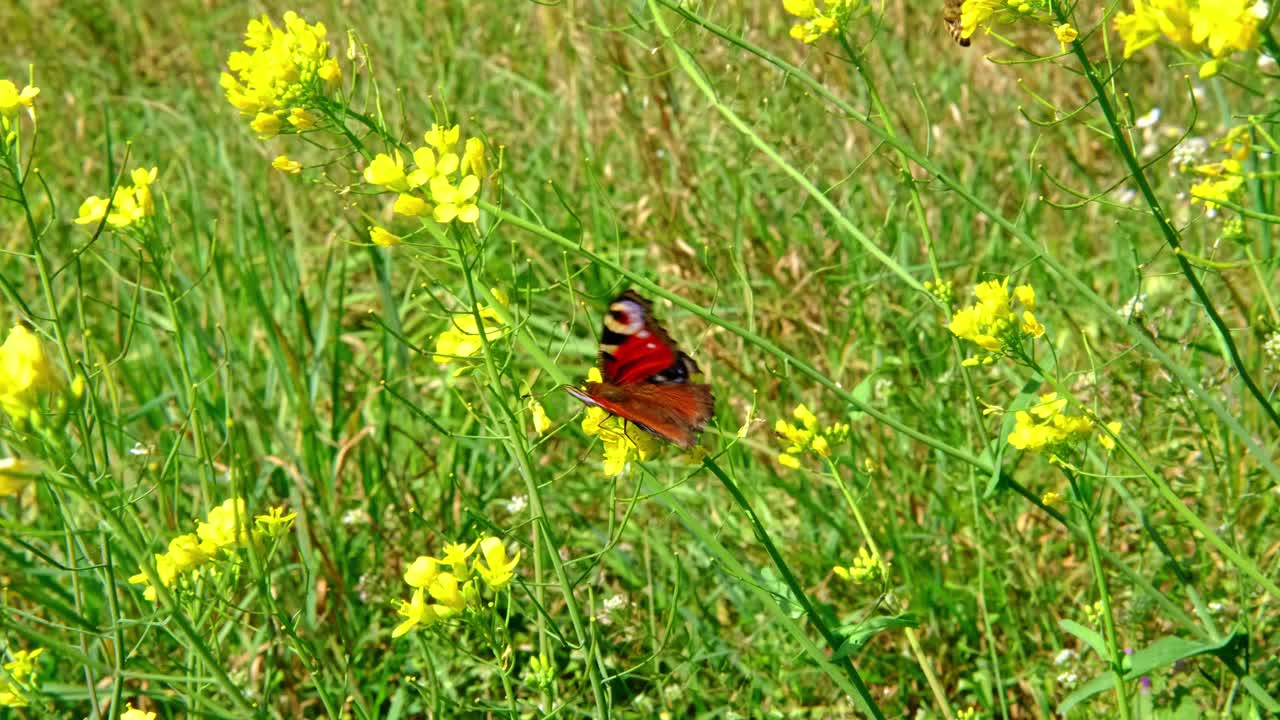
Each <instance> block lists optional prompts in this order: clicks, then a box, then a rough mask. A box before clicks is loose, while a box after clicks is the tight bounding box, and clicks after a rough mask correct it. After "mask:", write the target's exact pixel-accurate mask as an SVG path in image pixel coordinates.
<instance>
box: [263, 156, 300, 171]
mask: <svg viewBox="0 0 1280 720" xmlns="http://www.w3.org/2000/svg"><path fill="white" fill-rule="evenodd" d="M271 167H273V168H275V169H277V170H279V171H280V172H282V173H288V174H290V175H297V174H298V173H300V172H302V163H300V162H298V161H296V160H290V159H289V156H288V155H277V156H276V159H275V160H272V161H271Z"/></svg>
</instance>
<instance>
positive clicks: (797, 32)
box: [782, 0, 861, 43]
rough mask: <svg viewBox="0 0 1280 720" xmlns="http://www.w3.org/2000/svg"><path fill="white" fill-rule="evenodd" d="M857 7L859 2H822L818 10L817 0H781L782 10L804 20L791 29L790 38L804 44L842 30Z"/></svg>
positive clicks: (846, 0)
mask: <svg viewBox="0 0 1280 720" xmlns="http://www.w3.org/2000/svg"><path fill="white" fill-rule="evenodd" d="M859 5H861V0H824V2H823V3H822V7H821V8H819V7H818V3H817V0H782V8H783V9H784V10H786V11H787V12H788V13H790V14H792V15H794V16H796V17H798V18H800V19H801V20H804V22H802V23H798V24H796V25H794V26H793V27H792V28H791V37H793V38H795V39H796V40H802V41H804V42H805V43H815V42H817V41H818V39H819V38H821V37H822V36H824V35H829V34H831V33H833V32H836V31H839V30H843V29H844V28H845V26H846V25H848V23H849V18H850V17H851V16H852V15H853V12H854V10H856V9H857V8H858V6H859Z"/></svg>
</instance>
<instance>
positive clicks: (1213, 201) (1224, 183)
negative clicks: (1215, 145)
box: [1191, 158, 1244, 210]
mask: <svg viewBox="0 0 1280 720" xmlns="http://www.w3.org/2000/svg"><path fill="white" fill-rule="evenodd" d="M1195 172H1196V173H1198V174H1200V175H1203V176H1204V179H1203V180H1201V181H1200V182H1198V183H1195V184H1194V185H1192V186H1191V202H1193V203H1194V202H1201V203H1204V207H1205V209H1206V210H1216V209H1218V208H1219V207H1221V206H1222V203H1224V202H1233V201H1235V200H1236V198H1237V196H1238V195H1239V194H1240V192H1241V191H1242V190H1243V189H1244V175H1243V174H1242V172H1243V167H1242V165H1241V164H1240V161H1239V160H1236V159H1234V158H1228V159H1226V160H1223V161H1222V162H1217V163H1210V164H1208V165H1199V166H1197V167H1196V168H1195Z"/></svg>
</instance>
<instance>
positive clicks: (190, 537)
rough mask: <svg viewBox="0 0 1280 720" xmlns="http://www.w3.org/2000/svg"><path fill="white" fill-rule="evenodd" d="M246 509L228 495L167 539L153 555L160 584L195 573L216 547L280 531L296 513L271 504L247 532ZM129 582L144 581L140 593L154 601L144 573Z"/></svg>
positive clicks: (220, 548) (169, 584)
mask: <svg viewBox="0 0 1280 720" xmlns="http://www.w3.org/2000/svg"><path fill="white" fill-rule="evenodd" d="M246 513H247V510H246V508H245V502H244V498H238V497H237V498H230V499H228V500H227V501H225V502H223V503H222V504H221V505H219V506H217V507H215V508H213V509H212V510H210V511H209V514H208V515H207V516H205V519H204V520H202V521H199V522H197V523H196V531H195V532H193V533H187V534H185V535H179V536H178V537H175V538H173V539H172V540H170V541H169V547H168V550H167V551H166V552H163V553H156V555H155V561H156V574H157V575H159V576H160V582H161V584H163V585H164V586H165V587H167V588H172V587H174V586H175V584H176V583H177V581H178V580H179V579H180V578H181V577H182V576H184V575H193V576H198V575H199V573H200V572H201V571H202V570H203V569H204V568H205V566H206V565H207V564H208V563H210V562H211V561H213V560H216V559H217V557H218V553H219V551H224V550H231V549H234V548H236V547H241V546H244V545H246V544H248V542H249V540H250V538H251V537H253V538H257V537H261V536H264V535H265V536H270V537H276V536H279V535H281V534H283V533H284V532H285V531H287V530H288V529H289V527H290V526H291V525H292V524H293V520H294V517H295V516H296V513H288V514H285V512H284V509H283V508H272V509H270V510H269V511H268V513H267V514H265V515H258V516H257V517H256V518H254V521H255V523H256V524H257V526H258V527H257V528H255V529H254V530H253V531H252V532H251V531H250V530H249V527H248V524H247V523H248V519H249V518H248V515H247V514H246ZM129 582H130V583H132V584H134V585H146V586H147V588H146V591H145V592H144V593H143V597H145V598H146V599H147V600H150V601H151V602H155V601H156V590H155V588H154V587H152V585H151V581H150V580H149V579H148V578H147V575H146V573H138V574H137V575H134V576H133V577H130V578H129Z"/></svg>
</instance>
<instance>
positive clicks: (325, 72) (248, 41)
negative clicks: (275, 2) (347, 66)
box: [220, 11, 342, 135]
mask: <svg viewBox="0 0 1280 720" xmlns="http://www.w3.org/2000/svg"><path fill="white" fill-rule="evenodd" d="M325 35H326V30H325V27H324V25H323V24H321V23H315V24H314V25H313V24H309V23H307V21H305V20H303V19H302V18H301V17H300V16H299V15H298V14H297V13H295V12H293V11H289V12H286V13H285V14H284V27H283V28H280V27H277V26H276V24H275V23H274V22H273V21H272V20H271V19H270V18H268V17H267V16H265V15H264V16H262V18H261V19H255V20H250V21H249V26H248V29H247V30H246V32H245V40H244V45H245V48H247V50H248V51H247V52H246V51H245V50H237V51H235V52H233V53H231V54H230V55H229V56H228V57H227V69H228V70H230V72H224V73H222V77H221V80H220V84H221V86H222V89H223V90H224V91H225V92H226V95H227V101H228V102H230V103H231V104H232V105H234V106H235V107H236V109H237V110H239V111H240V114H241V115H243V116H245V117H253V118H254V121H253V124H254V130H257V131H258V132H259V134H262V135H273V134H275V132H278V131H279V130H281V129H283V128H284V127H285V126H284V125H282V124H281V121H280V118H281V115H289V117H290V120H291V125H290V127H292V128H294V129H297V130H305V129H307V128H305V127H302V126H301V125H299V124H298V123H296V122H292V121H293V119H294V118H297V119H298V120H299V121H300V122H301V123H303V124H306V123H307V122H308V121H310V122H311V123H312V124H313V125H314V122H315V118H314V117H313V116H312V117H309V118H308V119H303V117H302V116H301V115H294V113H295V111H303V112H305V111H306V110H307V108H308V107H315V106H316V105H317V103H318V100H319V98H321V97H323V96H324V95H325V94H326V93H327V92H328V91H329V90H330V89H331V88H332V86H333V85H334V84H336V83H337V82H338V81H339V80H340V79H341V78H342V69H341V68H340V67H339V65H338V63H337V61H336V60H334V59H333V58H331V57H329V43H328V41H327V40H326V39H325ZM276 113H280V115H277V114H276ZM268 117H270V118H274V121H272V120H267V119H266V118H268ZM266 131H270V132H266Z"/></svg>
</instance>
